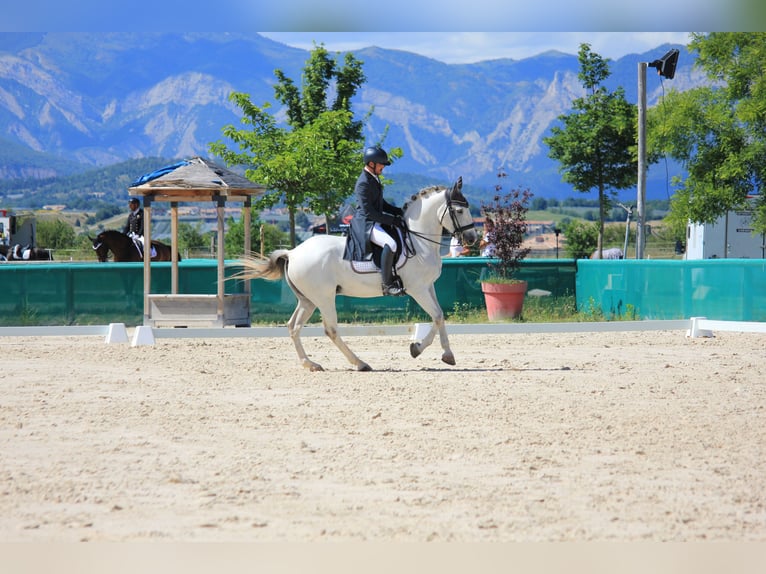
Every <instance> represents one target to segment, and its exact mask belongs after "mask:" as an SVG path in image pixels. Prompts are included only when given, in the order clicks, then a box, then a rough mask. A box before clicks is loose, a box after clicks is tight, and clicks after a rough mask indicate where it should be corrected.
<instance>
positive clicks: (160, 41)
mask: <svg viewBox="0 0 766 574" xmlns="http://www.w3.org/2000/svg"><path fill="white" fill-rule="evenodd" d="M671 47H672V46H668V45H663V46H658V47H657V48H656V49H655V50H651V51H650V52H647V53H645V54H632V55H629V56H626V57H624V58H620V59H619V60H616V61H614V62H611V64H610V69H611V71H612V76H611V78H610V87H612V88H613V87H616V86H618V85H620V86H623V87H625V92H626V95H627V97H628V98H629V99H631V100H633V101H635V99H636V97H637V94H636V69H637V63H638V62H640V61H651V60H654V59H656V58H658V57H660V56H661V55H662V54H664V53H665V52H666V51H667V50H668V49H669V48H671ZM675 47H679V48H683V46H675ZM309 55H310V53H309V52H307V51H304V50H299V49H295V48H291V47H288V46H285V45H284V44H280V43H278V42H273V41H271V40H269V39H267V38H265V37H263V36H260V35H259V34H256V33H250V34H242V33H231V34H230V33H144V32H141V33H95V34H93V33H88V34H85V33H43V34H41V33H34V34H11V33H0V126H2V128H3V131H2V133H0V180H5V183H4V184H3V186H2V188H1V189H2V190H3V194H4V197H3V196H0V199H3V200H6V201H7V200H8V194H9V193H10V195H11V196H12V197H16V198H17V197H18V195H19V194H23V197H22V198H21V199H20V201H22V202H23V203H28V204H33V203H55V202H58V201H59V198H61V197H64V198H66V199H67V201H66V202H65V203H67V204H70V203H73V202H76V201H78V194H81V195H84V196H85V198H84V199H83V201H96V200H97V199H96V198H98V197H106V198H108V197H110V194H117V195H119V193H121V191H119V188H120V187H121V185H122V183H123V181H124V180H120V179H119V178H117V181H116V183H110V182H111V181H112V176H111V175H104V174H99V172H97V171H93V170H94V169H95V168H100V167H106V166H117V167H116V169H117V170H118V171H119V170H120V169H126V168H125V166H129V168H130V171H129V172H127V173H126V174H125V176H126V177H127V178H128V179H129V178H130V177H133V176H134V175H135V173H136V172H139V174H140V172H141V171H142V169H143V168H142V167H141V165H139V164H135V167H136V169H135V171H133V170H132V166H131V164H129V163H126V162H129V161H130V160H137V159H140V158H188V157H193V156H196V155H201V156H207V148H208V145H209V143H210V142H213V141H217V140H220V139H221V138H222V136H221V129H222V128H223V126H225V125H227V124H238V123H239V115H238V110H237V109H236V108H235V107H234V106H233V105H232V104H231V103H230V102H229V101H228V96H229V94H230V93H231V92H232V91H242V92H246V93H248V94H250V95H251V98H252V101H253V102H255V103H258V104H261V103H266V102H270V103H272V104H274V107H273V110H274V111H275V113H277V114H280V106H279V105H278V103H277V102H275V100H274V93H273V87H272V86H273V83H274V81H275V78H274V70H275V69H276V68H280V69H282V70H283V71H284V72H285V74H286V75H287V76H289V77H291V78H293V79H294V80H295V81H296V82H297V83H300V77H301V73H302V69H303V66H304V64H305V62H306V60H307V59H308V58H309ZM354 55H355V56H356V57H357V58H358V59H360V60H361V61H362V62H363V70H364V73H365V75H366V77H367V82H366V83H365V84H364V85H363V87H362V89H361V90H360V92H359V94H358V95H357V97H356V98H355V100H354V102H353V105H354V110H355V113H356V114H357V116H358V117H362V116H364V115H365V114H367V113H368V112H370V111H372V113H371V115H370V117H369V119H368V121H367V122H366V123H365V127H364V133H365V137H366V139H367V140H368V142H376V141H378V140H379V138H381V137H382V135H383V134H384V133H387V136H386V140H385V143H386V145H387V146H399V147H402V149H403V150H404V157H403V158H402V159H401V160H400V161H398V162H397V163H396V165H394V166H391V168H390V170H388V173H389V176H390V177H391V178H392V179H394V180H396V179H397V176H402V177H405V176H406V177H410V176H412V177H416V176H417V177H422V178H423V179H422V181H424V182H425V181H428V182H429V184H430V183H444V182H450V181H454V180H455V179H456V178H457V177H458V176H462V177H463V179H464V181H465V182H466V184H469V185H474V186H476V188H477V189H487V190H489V189H491V187H492V185H493V183H494V180H495V173H496V170H497V169H498V168H499V167H503V168H504V169H505V171H506V172H507V173H508V174H509V178H508V181H509V182H510V184H512V185H519V186H526V187H530V188H531V189H532V190H533V191H534V192H535V193H536V194H538V195H540V196H546V197H557V198H564V197H568V196H571V195H572V193H573V191H572V190H571V188H570V187H569V186H567V185H565V184H563V183H562V182H561V177H560V175H559V173H558V171H557V168H558V165H557V164H556V163H555V162H553V161H552V160H550V159H549V158H548V157H547V147H546V146H545V145H544V144H543V143H542V140H543V138H544V137H545V136H546V135H547V134H548V133H549V132H550V128H551V127H552V126H553V125H555V124H556V122H557V121H558V120H557V118H558V117H559V115H561V114H564V113H567V112H568V111H570V109H571V102H572V100H573V98H575V97H578V96H580V95H582V93H583V90H582V87H581V85H580V83H579V80H578V79H577V72H578V61H577V56H576V55H574V54H562V53H559V52H546V53H544V54H540V55H537V56H535V57H532V58H526V59H523V60H511V59H499V60H492V61H487V62H479V63H476V64H444V63H442V62H438V61H436V60H433V59H430V58H426V57H423V56H419V55H417V54H412V53H409V52H405V51H400V50H383V49H380V48H366V49H363V50H359V51H356V52H355V53H354ZM692 64H693V61H692V60H691V59H690V58H689V57H688V55H687V52H686V50H683V52H682V56H681V58H680V60H679V63H678V68H677V71H676V77H675V78H674V79H673V80H672V81H670V82H668V81H666V83H665V85H663V84H662V83H661V82H660V78H658V77H657V76H656V75H655V74H649V77H648V78H647V101H648V103H649V105H650V106H651V105H653V104H654V103H656V101H657V99H658V97H659V96H660V95H661V94H662V92H663V90H670V89H678V90H685V89H689V88H690V87H694V86H697V85H700V83H701V82H703V81H704V78H703V77H702V76H701V75H700V73H699V72H697V71H695V70H694V69H693V68H692ZM278 117H280V116H278ZM149 163H151V161H150V162H149ZM674 170H675V171H674V173H670V174H669V176H673V175H674V174H675V172H676V171H677V169H675V168H674ZM83 172H87V173H89V174H90V175H89V176H87V177H86V179H80V180H69V179H66V180H63V181H62V182H61V188H60V189H56V188H58V187H59V183H58V182H54V181H53V180H48V178H50V177H53V176H59V177H60V176H66V177H67V178H68V177H70V176H74V175H75V174H83V175H84V173H83ZM97 174H99V175H97ZM104 178H106V179H104ZM35 179H41V180H45V181H46V183H45V184H44V191H43V190H42V189H41V188H39V187H37V186H35V185H34V184H33V182H32V180H35ZM666 179H667V178H666V173H665V168H664V165H663V166H661V167H656V166H655V167H654V168H650V170H649V174H648V184H647V196H648V197H656V196H659V197H661V198H663V199H665V198H666V197H665V189H666V185H665V182H666ZM7 180H14V181H13V182H11V183H8V181H7ZM86 180H87V181H86ZM107 180H109V181H107ZM74 181H79V182H80V183H74ZM64 188H66V190H65V189H64ZM123 191H124V190H123ZM392 192H396V193H399V191H398V189H396V188H394V189H392ZM99 193H104V194H105V195H103V196H97V195H94V194H99ZM403 193H404V192H403ZM625 193H626V194H627V196H630V195H631V193H632V195H633V196H635V191H633V192H630V191H628V192H625ZM27 194H29V196H28V197H27ZM14 201H16V199H14Z"/></svg>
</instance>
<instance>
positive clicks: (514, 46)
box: [260, 32, 689, 64]
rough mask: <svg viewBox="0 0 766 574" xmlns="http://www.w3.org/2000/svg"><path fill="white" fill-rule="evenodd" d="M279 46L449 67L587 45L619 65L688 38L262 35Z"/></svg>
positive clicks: (672, 35) (558, 34) (548, 34)
mask: <svg viewBox="0 0 766 574" xmlns="http://www.w3.org/2000/svg"><path fill="white" fill-rule="evenodd" d="M260 33H261V34H263V35H264V36H267V37H269V38H271V39H273V40H276V41H278V42H282V43H284V44H288V45H290V46H294V47H296V48H302V49H304V50H311V49H312V48H313V42H314V41H316V43H317V44H319V43H323V44H324V45H325V47H326V48H327V49H328V50H330V51H332V52H335V51H338V52H344V51H348V50H358V49H361V48H366V47H369V46H378V47H380V48H386V49H392V50H403V51H406V52H412V53H415V54H420V55H421V56H426V57H429V58H433V59H435V60H439V61H441V62H445V63H448V64H454V63H473V62H479V61H483V60H492V59H497V58H512V59H515V60H518V59H523V58H528V57H531V56H535V55H537V54H540V53H542V52H546V51H548V50H558V51H560V52H564V53H567V54H577V51H578V49H579V47H580V44H582V43H588V44H590V45H591V47H592V49H593V51H594V52H596V53H598V54H600V55H601V56H604V57H606V58H611V59H617V58H620V57H622V56H624V55H626V54H631V53H640V52H645V51H646V50H650V49H651V48H655V47H657V46H659V45H661V44H664V43H672V44H686V43H688V41H689V34H688V32H260Z"/></svg>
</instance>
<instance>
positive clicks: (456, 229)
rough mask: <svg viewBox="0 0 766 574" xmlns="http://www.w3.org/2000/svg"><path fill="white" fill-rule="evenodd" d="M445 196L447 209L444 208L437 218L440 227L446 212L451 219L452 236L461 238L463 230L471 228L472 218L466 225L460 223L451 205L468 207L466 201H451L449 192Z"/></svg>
mask: <svg viewBox="0 0 766 574" xmlns="http://www.w3.org/2000/svg"><path fill="white" fill-rule="evenodd" d="M445 196H446V198H447V209H445V210H444V213H442V216H441V217H440V218H439V223H440V224H441V226H442V227H444V217H445V216H446V215H447V213H449V217H450V220H451V221H452V229H453V231H452V237H458V235H459V237H458V238H459V239H462V238H463V232H464V231H467V230H469V229H473V220H471V223H468V224H466V225H460V222H459V221H458V220H457V215H455V208H454V207H453V205H456V206H458V207H464V208H466V209H468V202H467V201H465V200H457V201H452V198H451V197H450V196H451V194H450V193H449V192H447V193H446V194H445Z"/></svg>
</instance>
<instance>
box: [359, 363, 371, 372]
mask: <svg viewBox="0 0 766 574" xmlns="http://www.w3.org/2000/svg"><path fill="white" fill-rule="evenodd" d="M356 370H357V371H361V372H365V373H366V372H368V371H371V370H372V367H371V366H370V365H368V364H367V363H362V364H360V365H359V366H358V367H357V368H356Z"/></svg>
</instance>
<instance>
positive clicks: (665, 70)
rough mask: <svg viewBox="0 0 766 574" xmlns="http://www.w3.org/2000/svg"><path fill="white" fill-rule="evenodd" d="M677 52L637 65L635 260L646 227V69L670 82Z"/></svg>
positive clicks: (641, 249)
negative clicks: (649, 68)
mask: <svg viewBox="0 0 766 574" xmlns="http://www.w3.org/2000/svg"><path fill="white" fill-rule="evenodd" d="M677 63H678V50H677V49H675V48H673V49H672V50H670V51H668V52H667V53H666V54H665V55H664V56H663V57H662V58H660V59H659V60H654V61H653V62H650V63H648V64H647V63H646V62H639V63H638V193H637V195H638V198H637V201H636V209H637V211H638V213H637V218H636V226H637V227H636V259H643V258H644V244H645V241H646V240H645V238H644V230H645V226H646V221H645V216H646V208H645V205H644V204H645V201H646V68H647V66H651V67H652V68H657V73H658V74H659V75H660V76H662V77H664V78H667V79H668V80H672V79H673V76H675V73H676V64H677Z"/></svg>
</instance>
